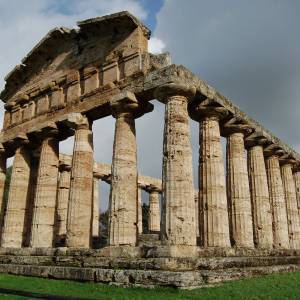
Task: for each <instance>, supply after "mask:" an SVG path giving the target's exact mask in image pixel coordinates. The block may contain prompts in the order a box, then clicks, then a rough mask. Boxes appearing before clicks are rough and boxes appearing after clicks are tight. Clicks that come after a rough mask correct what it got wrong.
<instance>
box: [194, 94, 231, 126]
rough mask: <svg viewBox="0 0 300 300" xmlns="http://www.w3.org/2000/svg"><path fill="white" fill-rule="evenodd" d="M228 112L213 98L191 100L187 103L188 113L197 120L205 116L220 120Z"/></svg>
mask: <svg viewBox="0 0 300 300" xmlns="http://www.w3.org/2000/svg"><path fill="white" fill-rule="evenodd" d="M228 114H229V111H228V110H227V109H226V108H224V107H222V106H218V105H217V104H216V103H214V100H213V99H206V100H204V101H203V102H201V103H199V102H193V103H191V104H190V105H189V115H190V117H191V118H192V119H193V120H195V121H197V122H199V121H201V120H203V119H206V118H209V119H216V120H218V121H220V120H222V119H224V118H225V117H227V116H228Z"/></svg>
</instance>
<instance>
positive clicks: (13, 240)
mask: <svg viewBox="0 0 300 300" xmlns="http://www.w3.org/2000/svg"><path fill="white" fill-rule="evenodd" d="M149 38H150V31H149V29H148V28H147V27H146V26H145V25H143V24H142V23H141V22H140V21H139V20H137V19H136V18H135V17H134V16H132V15H131V14H130V13H128V12H120V13H116V14H112V15H108V16H104V17H97V18H94V19H88V20H85V21H81V22H78V28H76V29H69V28H64V27H60V28H55V29H53V30H51V31H50V32H49V33H48V34H47V35H46V36H45V37H44V38H43V39H42V40H41V41H40V42H39V43H38V44H37V45H36V46H35V47H34V48H33V49H32V50H31V52H30V53H29V54H27V56H26V57H25V58H24V59H23V60H22V62H21V64H20V65H17V66H16V67H15V68H14V69H13V70H12V71H11V72H10V73H9V74H8V75H7V76H6V78H5V81H6V85H5V88H4V90H3V91H2V93H1V95H0V98H1V100H2V101H3V102H4V104H5V105H4V107H5V114H4V122H3V129H2V131H1V134H0V149H1V151H0V154H1V155H0V161H1V163H0V195H1V212H0V224H1V232H0V237H1V248H0V272H2V273H10V274H17V275H27V276H40V277H48V278H55V279H70V280H80V281H93V282H96V283H98V282H100V283H110V284H117V285H124V286H130V285H135V286H146V287H151V286H156V285H160V286H174V287H179V288H195V287H202V286H206V285H211V284H215V283H219V282H223V281H228V280H234V279H240V278H244V277H251V276H257V275H264V274H270V273H277V272H292V271H296V270H300V218H299V208H300V155H299V154H298V153H296V152H295V151H294V150H293V149H291V148H290V147H289V146H287V145H286V144H284V143H283V142H282V141H281V140H279V139H278V138H276V137H275V136H274V135H272V134H271V133H270V132H269V131H268V130H266V129H265V128H264V127H262V126H261V125H260V124H259V123H257V122H256V121H254V120H253V119H251V118H250V117H249V116H247V115H246V114H245V113H243V112H242V111H241V110H240V109H239V108H238V107H237V106H235V105H234V104H233V103H232V102H231V101H230V100H228V99H226V98H225V97H224V96H223V95H221V94H220V93H219V92H217V91H216V90H215V89H214V88H212V87H210V86H209V85H207V84H206V83H205V82H204V81H203V80H201V79H199V78H198V77H197V76H195V75H194V74H193V73H192V72H191V71H189V70H188V69H186V68H185V67H183V66H180V65H174V64H171V63H170V57H169V54H167V53H165V54H159V55H153V54H151V53H149V52H148V39H149ZM154 99H157V100H158V101H160V102H162V103H163V104H164V105H165V117H164V132H161V135H162V136H163V153H162V162H163V163H162V179H157V178H151V177H148V176H145V175H146V174H138V172H137V152H136V149H137V143H136V134H135V120H136V119H137V118H142V117H143V115H145V114H150V113H151V111H152V110H153V103H151V100H154ZM107 116H113V118H114V119H115V134H114V145H113V153H112V165H111V166H110V165H107V164H103V163H101V162H97V161H94V153H93V128H92V125H93V122H94V121H95V120H98V119H101V118H104V117H107ZM190 118H191V119H193V120H195V121H196V122H198V123H199V166H198V165H197V166H193V165H192V147H191V137H190V126H189V121H190ZM71 136H74V147H73V154H72V155H71V156H70V155H64V154H62V153H60V151H59V143H60V142H61V141H63V140H66V139H67V138H69V137H71ZM221 137H224V138H226V140H227V145H226V156H225V155H223V151H222V145H221ZM10 157H13V166H12V172H11V179H10V184H9V186H8V187H7V181H6V168H7V166H6V164H7V159H8V158H10ZM193 168H194V169H198V168H199V172H198V181H199V190H198V185H197V184H195V182H194V178H193ZM99 180H102V181H105V182H108V183H109V184H110V199H109V218H108V239H107V244H105V245H100V246H99V244H97V240H99V238H101V237H100V236H99V199H98V195H99V191H98V185H97V182H98V181H99ZM6 187H7V188H8V195H7V197H4V196H3V195H4V189H5V188H6ZM196 189H197V190H196ZM141 190H144V191H146V192H147V193H148V194H149V205H150V216H149V224H148V226H149V230H150V233H147V234H145V233H144V232H143V230H142V217H141V214H142V213H141ZM95 241H96V242H95Z"/></svg>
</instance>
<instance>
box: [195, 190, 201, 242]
mask: <svg viewBox="0 0 300 300" xmlns="http://www.w3.org/2000/svg"><path fill="white" fill-rule="evenodd" d="M194 200H195V220H196V236H197V242H198V240H199V238H200V227H199V225H200V218H199V214H200V210H199V190H195V192H194Z"/></svg>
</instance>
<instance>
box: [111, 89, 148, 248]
mask: <svg viewBox="0 0 300 300" xmlns="http://www.w3.org/2000/svg"><path fill="white" fill-rule="evenodd" d="M147 104H149V106H148V105H147ZM147 107H148V108H147ZM111 109H112V115H113V117H114V118H115V119H116V123H115V137H114V147H113V158H112V174H111V192H110V203H109V245H111V246H118V245H131V246H135V245H136V243H137V234H138V228H137V201H138V186H137V155H136V133H135V118H137V117H140V116H142V115H143V113H145V112H146V111H151V110H152V109H153V107H152V105H150V103H146V104H145V105H142V104H140V103H139V102H138V101H137V99H136V98H135V95H134V94H133V93H131V92H125V93H121V94H119V95H117V96H116V97H114V98H113V99H112V101H111Z"/></svg>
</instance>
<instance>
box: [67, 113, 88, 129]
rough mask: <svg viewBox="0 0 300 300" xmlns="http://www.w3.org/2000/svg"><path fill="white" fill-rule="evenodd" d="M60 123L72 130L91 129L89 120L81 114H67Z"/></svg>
mask: <svg viewBox="0 0 300 300" xmlns="http://www.w3.org/2000/svg"><path fill="white" fill-rule="evenodd" d="M62 123H65V124H66V125H67V126H68V127H70V128H72V129H90V127H91V122H90V121H89V119H88V118H87V117H86V116H84V115H82V114H81V113H71V114H68V115H67V117H66V118H64V120H62Z"/></svg>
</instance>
